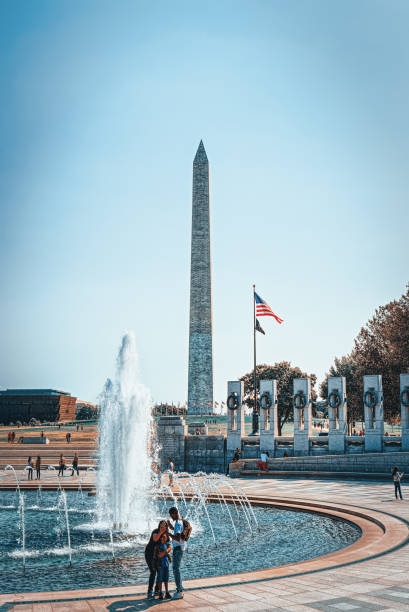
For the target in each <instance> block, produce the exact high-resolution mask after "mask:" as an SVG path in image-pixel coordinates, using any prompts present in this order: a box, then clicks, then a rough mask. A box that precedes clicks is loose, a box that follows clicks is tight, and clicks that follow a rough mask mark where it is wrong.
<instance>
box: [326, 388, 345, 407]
mask: <svg viewBox="0 0 409 612" xmlns="http://www.w3.org/2000/svg"><path fill="white" fill-rule="evenodd" d="M341 403H342V400H341V395H340V393H339V391H338V390H337V389H334V390H333V391H331V393H330V394H329V395H328V405H329V406H331V408H339V407H340V405H341Z"/></svg>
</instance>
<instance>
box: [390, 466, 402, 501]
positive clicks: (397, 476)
mask: <svg viewBox="0 0 409 612" xmlns="http://www.w3.org/2000/svg"><path fill="white" fill-rule="evenodd" d="M403 474H404V472H399V470H398V468H397V467H396V466H395V467H394V468H393V470H392V478H393V484H394V485H395V497H396V499H398V493H399V496H400V498H401V499H403V497H402V491H401V488H400V481H401V478H402V476H403Z"/></svg>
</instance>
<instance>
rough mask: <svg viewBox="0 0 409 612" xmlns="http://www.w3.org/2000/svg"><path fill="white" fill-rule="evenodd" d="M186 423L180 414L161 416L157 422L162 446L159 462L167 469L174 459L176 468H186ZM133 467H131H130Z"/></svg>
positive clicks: (179, 470)
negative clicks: (169, 461)
mask: <svg viewBox="0 0 409 612" xmlns="http://www.w3.org/2000/svg"><path fill="white" fill-rule="evenodd" d="M185 436H186V423H185V420H184V419H183V418H182V417H180V416H161V417H160V419H159V421H158V422H157V424H156V437H157V440H158V444H159V446H160V451H159V464H160V468H161V470H165V469H166V468H167V465H168V459H169V458H170V459H172V461H173V463H174V464H175V470H177V471H178V472H183V471H184V470H185ZM130 469H131V468H130Z"/></svg>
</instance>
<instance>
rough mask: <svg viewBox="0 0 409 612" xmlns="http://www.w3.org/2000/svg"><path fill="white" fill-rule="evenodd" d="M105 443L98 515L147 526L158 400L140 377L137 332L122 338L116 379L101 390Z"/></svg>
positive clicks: (133, 528)
mask: <svg viewBox="0 0 409 612" xmlns="http://www.w3.org/2000/svg"><path fill="white" fill-rule="evenodd" d="M100 406H101V417H100V447H99V469H98V476H97V491H98V496H97V500H98V502H97V503H98V519H99V522H101V523H106V522H107V521H108V526H109V527H112V528H114V529H122V530H126V531H129V532H133V533H144V532H145V531H146V530H147V528H148V525H147V517H148V516H149V509H148V506H149V504H150V503H151V502H150V500H151V494H150V493H151V477H150V476H151V472H150V459H149V455H148V452H147V448H148V443H149V433H150V430H151V419H152V415H151V406H152V400H151V396H150V393H149V391H148V389H147V388H146V387H145V386H144V385H143V384H142V383H141V382H140V381H139V373H138V355H137V352H136V346H135V337H134V334H133V333H132V332H127V333H126V334H125V335H124V336H123V338H122V342H121V346H120V348H119V353H118V358H117V371H116V377H115V380H114V381H111V380H110V379H108V380H107V381H106V383H105V386H104V390H103V392H102V394H101V396H100Z"/></svg>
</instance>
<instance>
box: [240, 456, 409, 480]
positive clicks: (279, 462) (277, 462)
mask: <svg viewBox="0 0 409 612" xmlns="http://www.w3.org/2000/svg"><path fill="white" fill-rule="evenodd" d="M395 465H397V466H398V467H399V469H400V470H401V471H403V472H406V473H409V453H405V452H397V453H396V452H395V453H393V452H388V453H363V454H359V455H358V454H356V455H324V456H316V457H314V456H308V457H286V458H282V459H280V458H276V459H269V460H268V462H267V467H268V470H269V471H272V472H328V473H337V472H344V473H347V472H353V473H368V474H370V473H372V474H390V473H391V472H392V468H393V467H394V466H395ZM232 470H233V471H232ZM242 470H246V471H257V459H246V458H243V459H242V460H240V461H239V462H237V464H231V467H230V474H231V475H236V476H238V475H239V473H240V472H241V471H242Z"/></svg>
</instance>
